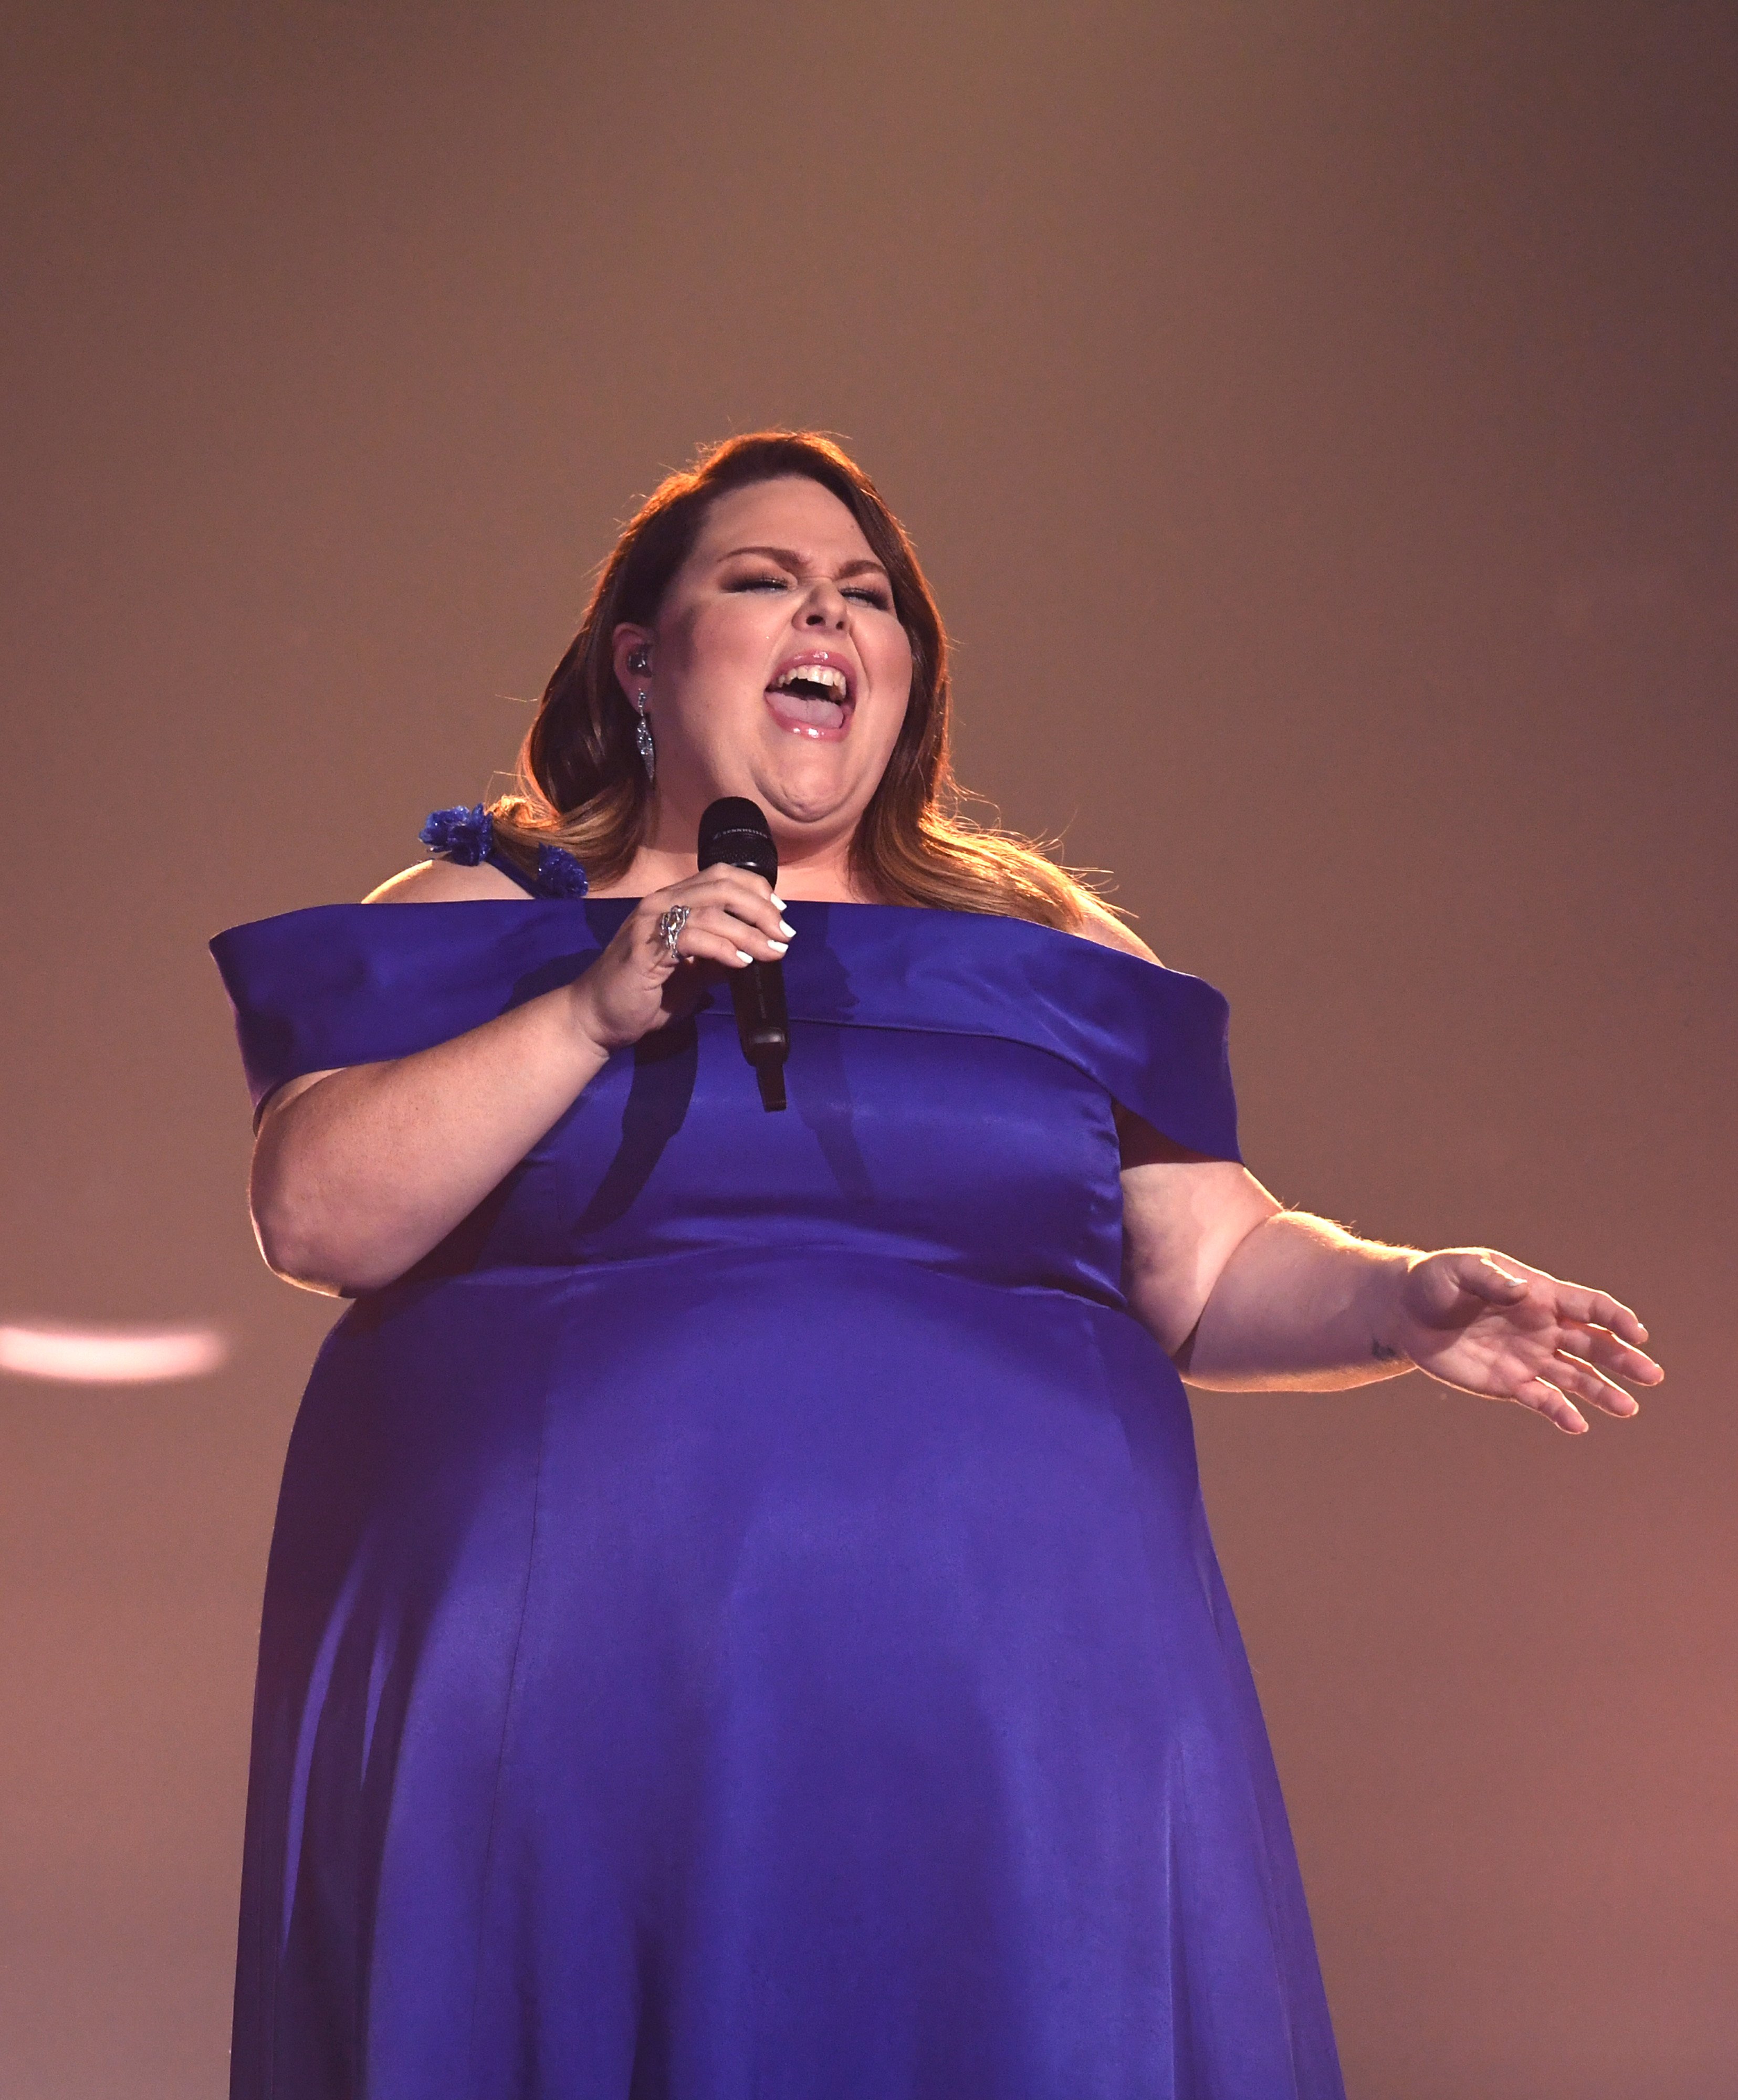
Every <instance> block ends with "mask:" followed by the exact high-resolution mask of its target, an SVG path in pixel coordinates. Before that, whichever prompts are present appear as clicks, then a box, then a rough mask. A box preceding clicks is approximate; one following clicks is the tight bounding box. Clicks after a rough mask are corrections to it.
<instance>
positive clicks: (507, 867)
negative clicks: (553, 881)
mask: <svg viewBox="0 0 1738 2100" xmlns="http://www.w3.org/2000/svg"><path fill="white" fill-rule="evenodd" d="M483 859H484V860H485V862H487V864H488V866H489V867H498V868H499V869H500V870H501V873H502V874H503V875H504V876H506V877H507V878H508V880H509V881H511V882H516V883H518V885H519V887H520V889H523V891H524V892H525V893H526V895H527V897H540V896H542V894H543V892H542V891H541V890H540V889H539V888H538V887H537V885H536V883H535V882H533V881H532V878H531V877H530V876H528V875H527V873H526V872H525V871H524V869H523V867H520V866H519V864H518V862H517V861H516V860H514V859H513V858H511V856H510V855H509V854H504V853H503V852H502V851H501V848H500V847H499V846H491V847H490V848H489V849H488V851H487V853H486V854H484V855H483Z"/></svg>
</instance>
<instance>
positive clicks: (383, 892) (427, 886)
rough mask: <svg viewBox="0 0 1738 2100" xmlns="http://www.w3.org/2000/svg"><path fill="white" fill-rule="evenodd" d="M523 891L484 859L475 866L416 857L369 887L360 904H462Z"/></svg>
mask: <svg viewBox="0 0 1738 2100" xmlns="http://www.w3.org/2000/svg"><path fill="white" fill-rule="evenodd" d="M524 894H525V893H524V891H523V889H520V887H519V885H518V884H517V883H516V882H514V880H512V879H511V877H510V876H505V875H503V874H502V873H501V870H500V869H499V868H498V867H490V866H489V864H488V863H487V861H479V863H478V864H477V866H476V867H461V866H460V865H459V863H458V862H457V861H453V860H425V861H419V862H417V865H416V867H407V868H405V869H404V870H403V871H402V872H401V873H399V874H398V875H395V876H393V877H392V879H391V880H390V882H383V883H382V885H380V887H379V889H371V890H370V891H369V892H368V895H367V896H366V897H364V898H363V900H362V901H363V902H364V904H463V903H466V902H473V901H474V900H476V899H478V898H483V899H487V898H501V897H505V898H523V896H524Z"/></svg>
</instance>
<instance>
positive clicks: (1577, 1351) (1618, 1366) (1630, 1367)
mask: <svg viewBox="0 0 1738 2100" xmlns="http://www.w3.org/2000/svg"><path fill="white" fill-rule="evenodd" d="M1564 1337H1565V1339H1564V1343H1563V1345H1562V1346H1563V1348H1564V1349H1565V1351H1566V1352H1568V1354H1569V1355H1570V1356H1574V1357H1585V1358H1586V1361H1588V1362H1589V1363H1590V1364H1596V1365H1598V1366H1599V1369H1600V1370H1602V1371H1605V1372H1607V1373H1611V1372H1615V1373H1616V1374H1617V1376H1618V1377H1619V1378H1626V1379H1632V1380H1633V1381H1634V1383H1635V1384H1637V1385H1657V1384H1658V1383H1660V1381H1661V1379H1662V1378H1664V1377H1665V1366H1664V1365H1662V1364H1661V1363H1659V1362H1658V1361H1656V1359H1655V1358H1654V1357H1650V1356H1649V1355H1648V1352H1647V1351H1646V1350H1645V1349H1634V1348H1630V1344H1629V1343H1627V1342H1623V1341H1620V1340H1619V1339H1618V1338H1617V1335H1614V1334H1612V1332H1611V1330H1610V1329H1609V1328H1607V1327H1578V1326H1572V1325H1569V1324H1568V1322H1565V1323H1564Z"/></svg>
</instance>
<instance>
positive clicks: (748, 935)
mask: <svg viewBox="0 0 1738 2100" xmlns="http://www.w3.org/2000/svg"><path fill="white" fill-rule="evenodd" d="M769 908H770V907H769ZM773 924H774V926H775V927H776V926H777V925H778V924H779V918H778V915H777V914H776V913H774V915H773ZM695 927H698V928H700V929H704V931H705V932H707V933H713V934H717V936H718V937H719V938H720V939H721V940H726V941H728V942H730V944H731V946H733V947H734V949H735V951H737V953H739V955H741V956H742V957H743V960H744V961H745V962H751V963H776V962H778V961H779V960H781V958H782V957H783V955H784V951H785V950H786V949H787V947H788V946H790V943H789V942H787V941H783V940H779V939H777V938H775V937H774V935H773V934H772V933H769V932H767V931H766V930H765V929H764V928H762V927H761V926H758V925H755V924H751V923H750V922H749V921H748V920H746V919H741V918H739V917H738V916H737V915H736V910H735V908H734V906H733V907H732V908H731V909H729V910H726V908H725V907H723V906H722V905H718V904H712V905H702V906H701V907H699V909H697V910H695V911H694V912H693V915H692V916H691V917H690V919H689V921H688V928H695ZM688 928H684V929H683V933H684V949H683V951H684V953H686V933H687V930H688Z"/></svg>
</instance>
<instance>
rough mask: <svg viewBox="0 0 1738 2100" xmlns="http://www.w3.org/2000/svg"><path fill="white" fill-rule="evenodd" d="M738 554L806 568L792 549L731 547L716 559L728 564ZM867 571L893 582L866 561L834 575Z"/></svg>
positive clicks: (879, 567)
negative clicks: (761, 557)
mask: <svg viewBox="0 0 1738 2100" xmlns="http://www.w3.org/2000/svg"><path fill="white" fill-rule="evenodd" d="M739 554H766V555H769V556H770V558H772V559H773V560H774V561H775V562H778V563H779V565H780V567H783V568H787V569H801V568H804V567H806V566H807V564H806V563H805V561H804V559H803V557H802V556H801V554H798V553H797V551H796V549H795V548H794V547H732V548H731V549H730V553H729V554H721V555H720V556H719V557H718V558H719V560H720V561H721V562H730V561H734V559H735V558H736V557H737V556H738V555H739ZM867 569H873V570H874V571H875V573H876V575H877V576H884V577H886V578H887V580H888V581H889V583H891V582H892V581H893V579H892V577H891V576H888V575H887V570H886V567H885V566H884V564H883V563H881V562H874V561H869V560H867V559H860V560H858V561H854V562H845V565H844V566H843V567H841V568H840V569H838V570H837V571H835V573H836V575H837V576H841V577H842V576H862V574H863V572H864V571H865V570H867Z"/></svg>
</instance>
